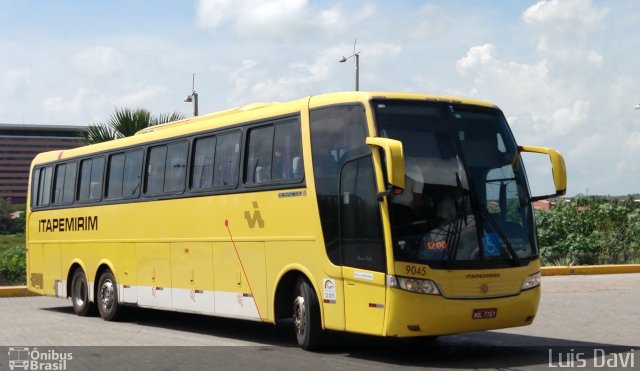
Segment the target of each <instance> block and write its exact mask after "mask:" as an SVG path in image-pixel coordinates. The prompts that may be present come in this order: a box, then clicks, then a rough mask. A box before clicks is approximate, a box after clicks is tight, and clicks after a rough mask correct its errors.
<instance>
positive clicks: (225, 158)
mask: <svg viewBox="0 0 640 371" xmlns="http://www.w3.org/2000/svg"><path fill="white" fill-rule="evenodd" d="M217 138H218V139H217V144H216V154H215V161H214V164H215V169H214V174H213V186H214V187H229V186H236V185H237V184H238V166H239V165H240V139H241V134H240V132H234V133H229V134H223V135H218V137H217Z"/></svg>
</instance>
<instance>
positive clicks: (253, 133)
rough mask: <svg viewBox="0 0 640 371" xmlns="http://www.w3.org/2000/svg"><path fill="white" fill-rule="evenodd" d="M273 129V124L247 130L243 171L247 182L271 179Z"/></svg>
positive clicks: (255, 182)
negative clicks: (245, 160)
mask: <svg viewBox="0 0 640 371" xmlns="http://www.w3.org/2000/svg"><path fill="white" fill-rule="evenodd" d="M273 131H274V130H273V125H269V126H266V127H259V128H255V129H251V130H250V131H249V140H248V145H247V147H248V148H247V152H248V159H247V163H246V169H245V173H244V179H245V182H246V183H247V184H258V183H264V182H268V181H270V180H271V160H272V158H271V156H272V149H273Z"/></svg>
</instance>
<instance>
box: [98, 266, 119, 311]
mask: <svg viewBox="0 0 640 371" xmlns="http://www.w3.org/2000/svg"><path fill="white" fill-rule="evenodd" d="M96 297H97V298H96V302H97V304H98V310H99V311H100V316H101V317H102V319H104V320H105V321H115V320H117V319H118V318H119V317H120V315H121V314H122V307H121V306H120V305H119V304H118V285H117V283H116V278H115V276H114V275H113V273H111V271H110V270H109V269H107V270H105V271H104V272H102V274H101V275H100V280H99V281H98V290H97V292H96Z"/></svg>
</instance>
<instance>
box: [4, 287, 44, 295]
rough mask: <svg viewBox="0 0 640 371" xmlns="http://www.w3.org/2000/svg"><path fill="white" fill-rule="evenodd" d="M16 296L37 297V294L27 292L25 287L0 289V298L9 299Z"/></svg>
mask: <svg viewBox="0 0 640 371" xmlns="http://www.w3.org/2000/svg"><path fill="white" fill-rule="evenodd" d="M17 296H37V294H34V293H32V292H31V291H29V290H27V286H4V287H0V298H11V297H17Z"/></svg>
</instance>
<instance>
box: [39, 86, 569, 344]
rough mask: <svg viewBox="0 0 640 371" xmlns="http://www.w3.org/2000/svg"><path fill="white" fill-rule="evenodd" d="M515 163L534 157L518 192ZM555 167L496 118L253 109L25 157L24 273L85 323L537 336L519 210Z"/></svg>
mask: <svg viewBox="0 0 640 371" xmlns="http://www.w3.org/2000/svg"><path fill="white" fill-rule="evenodd" d="M522 152H535V153H540V154H542V156H548V157H549V159H550V164H551V167H552V173H553V183H554V185H555V194H554V195H543V196H537V197H534V196H532V195H531V194H530V190H529V186H528V183H527V178H526V174H525V169H524V167H523V162H522V159H521V153H522ZM565 189H566V171H565V167H564V160H563V158H562V156H561V155H560V154H559V153H558V152H556V151H554V150H552V149H548V148H542V147H519V146H518V145H517V144H516V142H515V140H514V138H513V135H512V133H511V131H510V129H509V127H508V125H507V122H506V120H505V117H504V115H503V114H502V112H501V111H500V110H499V109H498V108H497V107H496V106H495V105H493V104H490V103H486V102H481V101H475V100H468V99H460V98H449V97H443V96H433V95H423V94H408V93H395V92H394V93H391V92H346V93H333V94H326V95H319V96H312V97H307V98H303V99H300V100H296V101H292V102H288V103H259V104H253V105H248V106H244V107H240V108H234V109H230V110H226V111H222V112H218V113H213V114H210V115H205V116H199V117H194V118H190V119H186V120H182V121H179V122H174V123H169V124H165V125H162V126H154V127H150V128H148V129H145V130H142V131H141V132H139V133H138V134H137V135H135V136H132V137H128V138H123V139H118V140H114V141H110V142H106V143H101V144H96V145H91V146H86V147H81V148H77V149H71V150H65V151H53V152H46V153H42V154H40V155H38V156H37V157H36V159H35V160H34V161H33V165H32V169H31V178H30V195H29V205H28V208H27V210H28V215H27V224H28V231H27V248H28V257H27V270H28V273H27V278H28V287H29V290H31V291H32V292H34V293H38V294H42V295H49V296H55V297H60V298H69V297H70V298H71V301H72V303H73V308H74V310H75V313H76V314H78V315H81V316H85V315H89V314H91V313H94V312H96V311H97V312H99V313H100V315H101V316H102V317H103V318H104V319H105V320H115V319H117V318H118V317H119V315H120V314H121V313H122V309H123V307H125V306H139V307H148V308H158V309H163V310H174V311H180V312H192V313H201V314H205V315H213V316H223V317H232V318H241V319H248V320H254V321H261V322H267V323H276V321H279V320H283V319H289V320H291V318H293V323H294V326H293V327H294V328H295V334H296V336H297V340H298V343H299V344H300V346H302V347H303V348H313V347H316V346H319V345H320V344H321V343H322V335H323V332H324V331H325V330H335V331H346V332H353V333H361V334H369V335H377V336H390V337H423V336H436V335H443V334H452V333H459V332H466V331H478V330H487V329H496V328H505V327H514V326H523V325H528V324H531V323H532V321H533V320H534V317H535V315H536V311H537V307H538V302H539V298H540V287H539V285H540V263H539V254H538V248H537V245H536V231H535V227H534V220H533V212H532V207H531V201H532V200H535V199H542V198H548V197H552V196H558V195H562V194H564V192H565Z"/></svg>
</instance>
